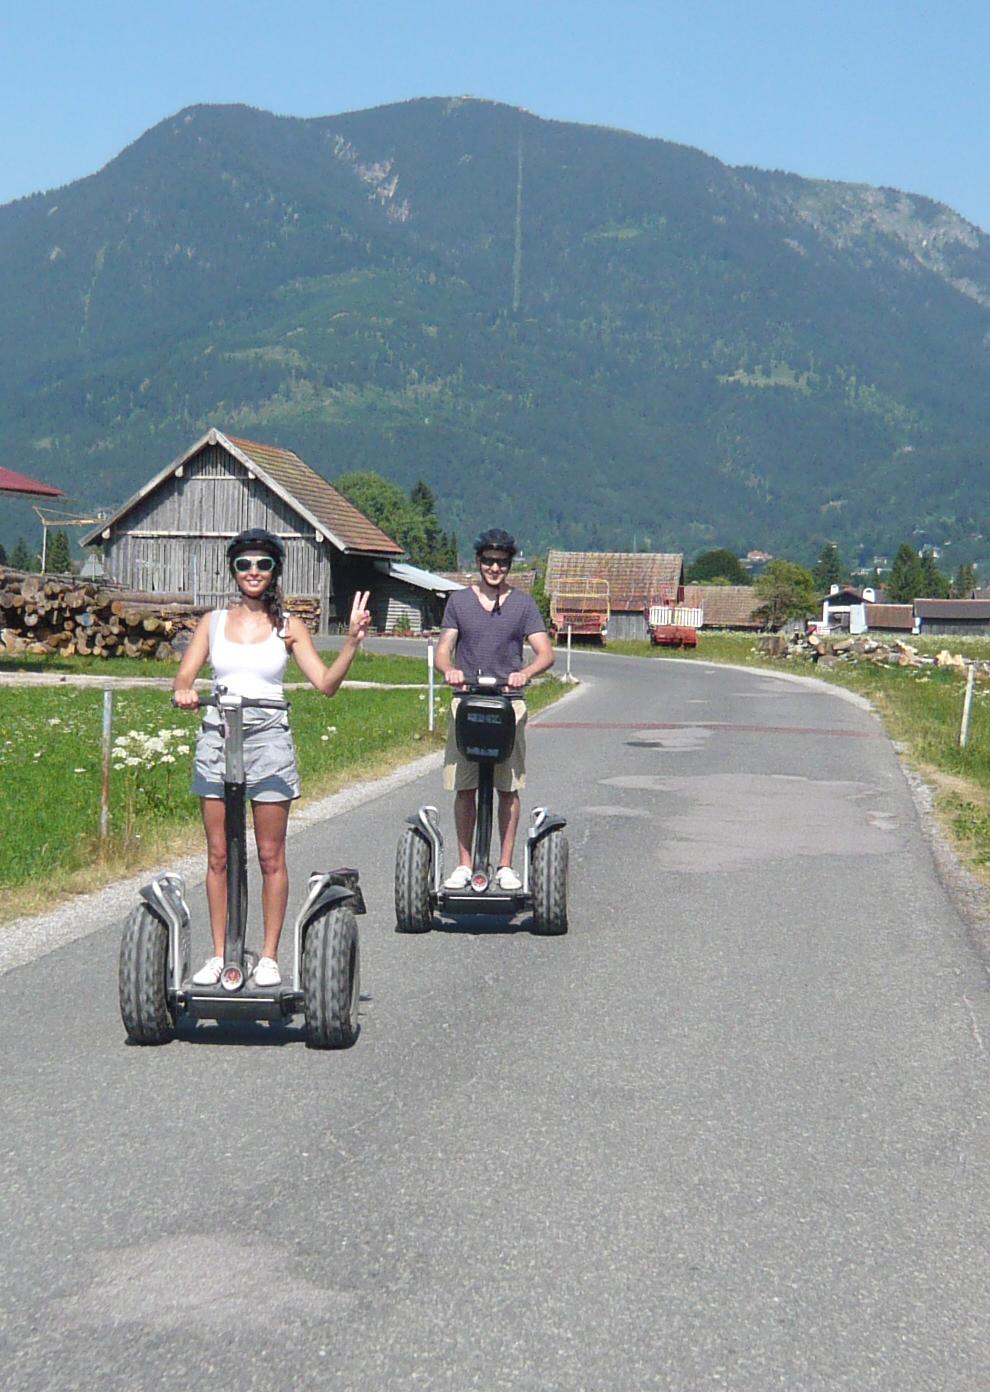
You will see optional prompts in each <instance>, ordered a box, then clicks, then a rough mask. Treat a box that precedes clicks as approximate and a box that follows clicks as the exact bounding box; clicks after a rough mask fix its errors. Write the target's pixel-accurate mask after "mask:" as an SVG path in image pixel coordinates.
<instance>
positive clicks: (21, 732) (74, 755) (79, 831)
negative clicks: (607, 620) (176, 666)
mask: <svg viewBox="0 0 990 1392" xmlns="http://www.w3.org/2000/svg"><path fill="white" fill-rule="evenodd" d="M385 661H386V662H387V663H394V662H397V661H399V662H401V661H414V659H401V658H387V659H385ZM566 689H567V688H566V687H565V686H564V685H563V683H561V682H558V681H555V680H550V681H548V682H546V683H543V684H540V685H539V686H536V687H534V688H533V689H532V690H531V692H530V693H529V696H530V707H531V709H533V710H539V709H541V708H542V707H543V706H545V705H547V704H549V703H550V702H551V701H554V700H556V699H558V697H559V696H561V695H563V693H564V691H565V690H566ZM426 702H427V694H426V692H425V691H415V690H411V691H401V690H399V691H376V690H363V691H341V692H338V694H337V696H336V697H334V699H333V700H332V701H328V700H327V699H326V698H325V697H323V696H320V695H318V694H317V693H316V692H315V691H312V690H307V691H299V692H294V693H293V694H292V716H291V719H292V727H293V733H294V735H295V741H296V749H297V753H298V758H299V769H300V774H301V777H302V783H303V789H304V792H305V794H306V795H307V796H308V797H313V796H317V795H320V794H322V793H325V792H328V791H332V790H333V789H335V788H337V787H341V786H343V785H344V784H346V783H348V782H352V781H354V780H355V779H358V778H366V777H370V776H374V775H376V774H378V773H381V772H384V771H386V770H387V769H388V768H390V767H395V766H396V765H398V764H400V763H404V762H406V761H407V760H409V759H411V758H415V757H418V756H419V755H421V754H424V753H427V752H428V751H429V750H430V749H432V748H440V747H441V745H442V743H443V738H444V734H445V728H446V727H445V715H446V710H447V706H448V704H449V698H448V696H447V693H446V691H445V690H441V691H439V692H438V695H437V721H436V724H437V731H436V733H435V734H434V735H433V736H430V735H429V733H428V731H427V716H428V710H427V704H426ZM102 705H103V696H102V692H100V691H99V690H94V689H93V688H91V687H90V688H79V687H70V686H58V687H31V688H25V687H3V688H0V732H2V735H0V778H2V780H3V785H4V792H5V803H6V807H7V813H8V815H7V817H6V818H5V826H4V831H3V836H2V839H0V887H2V888H3V890H4V891H5V893H4V897H3V902H2V904H0V921H3V920H5V919H10V918H13V917H16V916H17V915H18V914H19V913H22V912H30V911H32V910H33V909H34V908H39V907H41V905H42V903H43V902H46V901H48V902H50V900H51V898H52V897H53V896H57V895H58V894H60V893H66V892H75V891H79V890H82V889H92V888H96V887H97V886H99V885H100V884H103V883H107V882H108V881H109V880H112V879H115V878H118V877H120V876H121V875H124V874H127V873H134V872H136V871H137V870H138V869H139V868H141V866H142V865H147V864H150V863H153V862H154V861H155V860H156V859H159V858H160V857H161V855H162V854H163V853H164V852H165V851H166V850H170V849H171V848H174V847H177V846H185V844H186V843H188V842H189V841H190V839H191V838H192V839H193V840H194V841H195V838H196V837H197V836H198V831H197V828H198V822H199V815H200V810H199V800H198V799H197V798H194V797H193V796H192V795H191V794H190V792H189V783H190V778H191V771H192V749H193V746H194V744H195V736H196V730H197V728H198V725H199V717H198V716H195V715H192V714H184V713H182V712H180V711H177V710H175V709H174V708H173V707H172V706H171V704H170V703H169V700H168V696H167V693H166V692H162V691H157V690H144V689H125V690H120V691H117V692H115V693H114V702H113V736H114V738H117V737H120V736H123V735H126V734H127V733H128V732H129V731H131V730H140V731H143V732H144V733H145V734H148V735H156V734H157V732H158V731H159V730H182V731H184V732H185V733H184V734H183V735H182V736H178V737H175V739H174V741H173V742H174V743H175V744H178V745H182V746H185V751H186V752H184V753H178V752H176V754H175V760H176V761H175V763H174V764H162V763H159V764H157V765H156V766H155V767H152V768H132V769H130V770H123V771H121V770H114V771H113V772H112V774H111V787H110V794H111V795H110V836H109V838H108V839H107V841H106V842H104V843H101V842H100V839H99V834H98V833H99V818H100V786H101V757H100V727H101V718H102Z"/></svg>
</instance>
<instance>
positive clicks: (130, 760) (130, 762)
mask: <svg viewBox="0 0 990 1392" xmlns="http://www.w3.org/2000/svg"><path fill="white" fill-rule="evenodd" d="M124 762H125V763H126V764H127V766H128V768H137V766H138V764H139V763H140V762H141V760H140V759H138V758H135V756H134V755H133V754H128V756H127V758H126V759H125V760H124Z"/></svg>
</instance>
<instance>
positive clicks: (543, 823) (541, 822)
mask: <svg viewBox="0 0 990 1392" xmlns="http://www.w3.org/2000/svg"><path fill="white" fill-rule="evenodd" d="M566 825H567V818H566V817H561V816H560V814H559V813H558V812H548V811H547V809H546V808H545V807H534V809H533V825H532V826H531V827H530V828H529V831H528V832H527V833H526V855H525V862H524V865H523V892H524V893H526V894H528V893H529V876H530V866H531V864H532V860H533V851H534V849H535V847H536V846H538V845H539V843H540V842H541V841H542V840H543V839H544V838H545V837H547V836H549V835H550V833H551V832H554V831H561V830H562V829H563V828H564V827H565V826H566Z"/></svg>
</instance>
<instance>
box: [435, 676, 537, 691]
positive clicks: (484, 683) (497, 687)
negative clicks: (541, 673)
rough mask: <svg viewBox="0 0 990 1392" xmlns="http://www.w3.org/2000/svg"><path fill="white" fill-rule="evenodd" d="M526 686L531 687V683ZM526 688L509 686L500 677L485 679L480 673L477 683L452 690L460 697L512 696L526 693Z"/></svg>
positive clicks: (473, 682) (454, 687)
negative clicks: (519, 692)
mask: <svg viewBox="0 0 990 1392" xmlns="http://www.w3.org/2000/svg"><path fill="white" fill-rule="evenodd" d="M526 686H529V682H527V683H526ZM526 686H509V684H508V683H507V682H500V681H499V679H498V677H483V676H482V675H481V674H480V672H479V674H478V677H477V679H476V680H475V681H470V682H465V683H464V684H463V686H453V687H451V690H452V691H453V692H454V693H455V694H456V695H458V696H485V695H491V694H494V695H496V696H511V695H512V693H513V692H518V691H525V690H526Z"/></svg>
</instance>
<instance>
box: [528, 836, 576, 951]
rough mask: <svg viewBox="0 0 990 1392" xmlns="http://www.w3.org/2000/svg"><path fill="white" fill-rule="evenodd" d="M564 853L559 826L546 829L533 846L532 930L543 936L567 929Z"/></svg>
mask: <svg viewBox="0 0 990 1392" xmlns="http://www.w3.org/2000/svg"><path fill="white" fill-rule="evenodd" d="M567 855H568V848H567V837H566V836H565V835H564V834H563V832H562V831H559V830H558V831H551V832H549V833H548V834H547V835H546V836H544V838H543V840H542V841H538V842H537V843H536V846H535V847H534V849H533V860H532V863H531V865H530V868H529V877H530V889H531V890H532V892H533V932H534V933H539V934H540V935H541V936H542V937H547V938H549V937H558V936H559V935H560V934H561V933H566V932H567Z"/></svg>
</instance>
